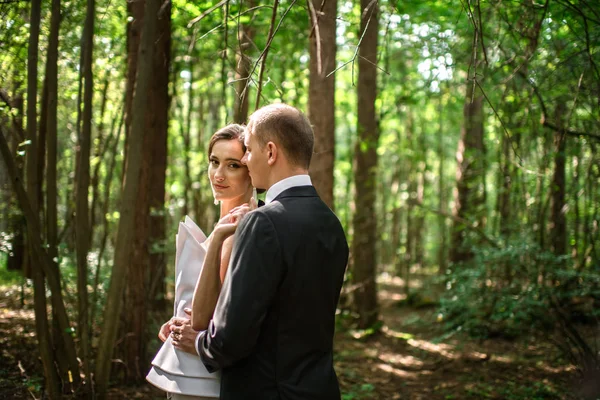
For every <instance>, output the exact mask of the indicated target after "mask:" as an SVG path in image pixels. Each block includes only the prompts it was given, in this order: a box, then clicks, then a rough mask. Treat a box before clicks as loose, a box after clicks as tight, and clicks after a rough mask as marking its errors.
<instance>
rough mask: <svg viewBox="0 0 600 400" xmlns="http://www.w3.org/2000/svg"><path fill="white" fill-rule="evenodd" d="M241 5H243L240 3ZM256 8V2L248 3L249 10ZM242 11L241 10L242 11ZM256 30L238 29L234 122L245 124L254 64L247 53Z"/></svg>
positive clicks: (248, 26)
mask: <svg viewBox="0 0 600 400" xmlns="http://www.w3.org/2000/svg"><path fill="white" fill-rule="evenodd" d="M240 4H241V3H240ZM254 7H256V0H250V1H249V2H248V8H249V9H252V8H254ZM240 11H241V10H240ZM254 33H255V29H254V28H253V27H252V25H251V24H245V23H241V24H240V26H239V28H238V48H237V52H236V55H235V57H236V68H235V80H236V82H235V92H236V94H235V104H234V109H233V122H235V123H237V124H245V123H246V120H247V119H248V99H249V98H250V69H251V67H252V62H251V59H250V57H248V55H247V53H249V52H250V48H252V46H253V43H252V42H253V41H254Z"/></svg>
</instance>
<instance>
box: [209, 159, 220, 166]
mask: <svg viewBox="0 0 600 400" xmlns="http://www.w3.org/2000/svg"><path fill="white" fill-rule="evenodd" d="M210 165H212V166H213V167H216V166H218V165H219V162H218V161H217V160H210Z"/></svg>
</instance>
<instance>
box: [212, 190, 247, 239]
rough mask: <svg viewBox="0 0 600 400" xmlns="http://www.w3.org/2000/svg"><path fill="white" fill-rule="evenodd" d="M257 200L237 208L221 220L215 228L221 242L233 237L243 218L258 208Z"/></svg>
mask: <svg viewBox="0 0 600 400" xmlns="http://www.w3.org/2000/svg"><path fill="white" fill-rule="evenodd" d="M257 206H258V205H257V203H256V200H255V199H254V197H253V198H251V199H250V203H244V204H242V205H241V206H238V207H235V208H234V209H232V210H231V211H229V213H228V214H227V215H226V216H224V217H223V218H221V219H220V220H219V222H218V223H217V225H216V226H215V233H216V234H217V235H219V237H220V239H221V240H225V239H227V238H228V237H229V236H231V235H233V234H234V233H235V231H236V229H237V227H238V225H239V223H240V221H241V220H242V218H243V217H244V216H245V215H246V214H248V213H249V212H250V211H252V210H254V209H256V208H257Z"/></svg>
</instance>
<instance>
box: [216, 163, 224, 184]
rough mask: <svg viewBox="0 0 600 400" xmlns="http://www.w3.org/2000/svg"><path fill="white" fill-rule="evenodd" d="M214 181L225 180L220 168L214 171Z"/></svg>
mask: <svg viewBox="0 0 600 400" xmlns="http://www.w3.org/2000/svg"><path fill="white" fill-rule="evenodd" d="M215 180H216V181H218V182H223V181H224V180H225V174H223V170H222V169H221V167H220V166H219V168H217V170H216V171H215Z"/></svg>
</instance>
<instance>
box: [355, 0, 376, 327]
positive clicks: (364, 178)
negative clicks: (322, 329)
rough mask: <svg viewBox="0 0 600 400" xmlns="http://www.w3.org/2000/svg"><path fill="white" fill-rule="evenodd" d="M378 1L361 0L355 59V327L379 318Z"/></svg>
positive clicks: (369, 325) (371, 324) (364, 325)
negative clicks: (357, 49)
mask: <svg viewBox="0 0 600 400" xmlns="http://www.w3.org/2000/svg"><path fill="white" fill-rule="evenodd" d="M378 17H379V10H378V3H377V2H374V1H371V0H361V22H360V32H359V33H360V34H359V37H362V42H361V44H360V49H359V54H358V55H359V60H358V83H357V92H358V126H357V128H356V129H357V139H356V145H355V147H354V185H355V188H356V210H355V213H354V217H353V220H352V225H353V231H354V237H353V239H352V250H351V254H352V264H351V270H352V279H353V282H354V284H355V287H356V289H355V291H354V295H353V300H354V306H355V308H356V310H357V312H358V316H359V317H358V326H359V327H360V328H368V327H371V326H373V324H374V323H375V322H376V321H377V320H378V318H379V310H378V305H377V288H376V282H375V278H376V274H377V265H376V262H377V257H376V254H375V248H376V243H377V226H376V225H377V223H376V221H377V218H376V215H375V195H376V193H375V192H376V191H375V188H376V185H375V180H376V178H377V146H378V144H379V133H380V132H379V127H378V123H377V120H376V116H377V114H376V112H375V100H376V99H377V42H378V38H377V36H378V34H379V20H378Z"/></svg>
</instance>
